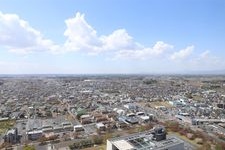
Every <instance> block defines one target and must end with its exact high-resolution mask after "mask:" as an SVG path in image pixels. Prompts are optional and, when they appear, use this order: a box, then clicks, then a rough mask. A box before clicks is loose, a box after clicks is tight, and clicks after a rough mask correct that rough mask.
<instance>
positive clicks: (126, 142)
mask: <svg viewBox="0 0 225 150" xmlns="http://www.w3.org/2000/svg"><path fill="white" fill-rule="evenodd" d="M152 137H153V135H152V131H151V130H150V131H145V132H141V133H135V134H131V135H128V136H123V137H117V138H113V139H109V141H110V142H111V143H112V144H113V145H115V146H116V147H117V148H118V149H120V150H133V149H138V150H144V149H154V150H156V149H157V150H161V149H165V148H167V147H171V146H174V145H177V144H183V143H184V142H183V141H182V140H180V139H178V138H176V137H174V136H167V139H166V140H162V141H155V140H153V139H152Z"/></svg>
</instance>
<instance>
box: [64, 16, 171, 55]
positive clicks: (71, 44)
mask: <svg viewBox="0 0 225 150" xmlns="http://www.w3.org/2000/svg"><path fill="white" fill-rule="evenodd" d="M65 23H66V26H67V29H66V30H65V32H64V35H65V36H66V37H67V40H66V42H65V44H64V46H65V50H66V51H78V50H84V51H87V52H88V53H89V54H98V53H103V52H111V53H114V55H115V56H116V57H117V58H136V59H143V58H146V56H147V57H148V56H150V55H160V54H162V53H163V52H164V51H165V50H167V49H171V48H173V46H172V45H169V44H166V43H164V42H162V41H158V42H156V44H155V45H154V46H153V47H146V46H143V45H142V44H140V43H138V42H136V41H135V40H134V39H133V37H132V36H130V35H129V34H128V32H127V31H126V30H125V29H117V30H115V31H113V32H112V33H111V34H109V35H100V36H98V35H97V31H96V30H95V29H94V28H93V27H92V26H91V25H89V24H88V23H87V21H86V20H85V16H84V14H81V13H79V12H78V13H76V15H75V17H73V18H69V19H67V20H66V21H65Z"/></svg>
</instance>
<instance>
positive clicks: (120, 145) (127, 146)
mask: <svg viewBox="0 0 225 150" xmlns="http://www.w3.org/2000/svg"><path fill="white" fill-rule="evenodd" d="M113 144H114V145H115V146H116V147H117V148H118V149H124V150H129V149H133V148H134V147H133V146H132V145H131V144H130V143H129V142H127V141H126V140H119V141H115V142H114V143H113Z"/></svg>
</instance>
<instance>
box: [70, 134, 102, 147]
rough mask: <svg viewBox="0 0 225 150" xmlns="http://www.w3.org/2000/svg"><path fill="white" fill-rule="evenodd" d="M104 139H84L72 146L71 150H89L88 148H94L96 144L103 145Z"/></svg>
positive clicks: (99, 137) (100, 137)
mask: <svg viewBox="0 0 225 150" xmlns="http://www.w3.org/2000/svg"><path fill="white" fill-rule="evenodd" d="M103 141H104V138H103V137H102V136H93V137H92V138H91V139H84V140H80V141H77V142H75V143H73V144H72V145H70V146H69V147H70V149H71V150H75V149H82V148H87V147H92V146H94V144H96V145H100V144H103Z"/></svg>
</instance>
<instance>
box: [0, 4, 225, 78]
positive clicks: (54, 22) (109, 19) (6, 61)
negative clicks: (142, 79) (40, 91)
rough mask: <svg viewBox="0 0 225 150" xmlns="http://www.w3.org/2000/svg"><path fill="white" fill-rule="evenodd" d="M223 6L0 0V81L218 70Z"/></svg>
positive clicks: (224, 58) (223, 53) (224, 60)
mask: <svg viewBox="0 0 225 150" xmlns="http://www.w3.org/2000/svg"><path fill="white" fill-rule="evenodd" d="M224 8H225V1H224V0H133V1H130V0H122V1H121V0H120V1H119V0H108V1H104V0H95V1H93V0H79V1H78V0H77V1H75V0H66V1H61V0H36V1H32V2H31V1H29V0H20V1H18V0H8V1H4V0H0V74H36V73H38V74H49V73H53V74H54V73H59V74H67V73H68V74H85V73H189V72H196V71H197V72H199V71H213V70H224V69H225V42H224V41H225V34H224V33H225V9H224Z"/></svg>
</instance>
